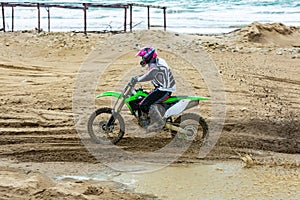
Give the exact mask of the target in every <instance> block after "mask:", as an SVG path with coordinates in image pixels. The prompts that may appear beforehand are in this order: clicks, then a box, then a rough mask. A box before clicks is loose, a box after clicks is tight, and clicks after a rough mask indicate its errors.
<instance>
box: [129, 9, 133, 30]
mask: <svg viewBox="0 0 300 200" xmlns="http://www.w3.org/2000/svg"><path fill="white" fill-rule="evenodd" d="M129 7H130V32H132V4H129Z"/></svg>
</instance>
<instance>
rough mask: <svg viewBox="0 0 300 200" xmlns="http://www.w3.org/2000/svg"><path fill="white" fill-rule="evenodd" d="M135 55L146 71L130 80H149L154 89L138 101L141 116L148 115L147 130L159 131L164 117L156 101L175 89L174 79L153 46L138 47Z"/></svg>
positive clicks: (159, 100)
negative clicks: (148, 123) (140, 59)
mask: <svg viewBox="0 0 300 200" xmlns="http://www.w3.org/2000/svg"><path fill="white" fill-rule="evenodd" d="M136 56H140V57H141V58H142V61H141V62H140V65H141V66H142V67H145V66H147V70H148V71H147V73H145V74H144V75H141V76H139V77H133V78H132V79H131V81H132V82H134V83H136V82H145V81H151V82H152V84H153V86H154V89H153V90H152V91H151V93H150V94H149V95H148V96H147V97H146V98H145V99H144V100H143V101H142V102H141V103H140V108H141V111H142V113H143V114H142V116H147V114H149V116H150V122H151V123H150V125H149V126H148V127H147V132H153V131H159V130H160V129H162V128H163V127H164V125H165V119H164V118H163V117H162V116H161V114H160V112H159V110H158V107H157V105H156V104H157V103H159V102H162V101H163V100H164V99H166V98H168V97H169V96H170V95H171V93H172V92H175V91H176V83H175V79H174V77H173V75H172V72H171V70H170V68H169V66H168V64H167V63H166V61H165V60H164V59H162V58H159V57H158V55H157V52H156V50H155V48H153V47H152V46H147V47H144V48H142V49H140V50H139V51H138V52H137V54H136Z"/></svg>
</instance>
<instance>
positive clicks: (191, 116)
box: [88, 81, 210, 144]
mask: <svg viewBox="0 0 300 200" xmlns="http://www.w3.org/2000/svg"><path fill="white" fill-rule="evenodd" d="M135 85H136V83H135V82H133V81H130V82H128V84H127V85H126V86H125V88H124V89H123V91H122V92H121V93H120V92H112V91H108V92H103V93H101V94H99V95H98V96H97V98H101V97H107V96H110V97H115V98H117V101H116V103H115V104H114V107H113V108H108V107H102V108H98V109H97V110H95V111H94V112H93V113H92V114H91V116H90V117H89V120H88V133H89V135H90V137H91V138H92V140H93V141H94V142H96V143H103V144H107V143H108V144H116V143H118V142H119V141H120V140H121V139H122V138H123V136H124V134H125V122H124V118H123V117H122V115H121V110H122V108H123V107H124V105H126V106H127V107H128V108H129V111H130V114H131V115H133V116H134V117H135V118H136V119H137V125H138V126H140V127H142V128H145V129H146V127H147V126H148V125H149V124H150V117H149V116H148V117H147V118H146V119H145V117H142V112H141V110H140V107H139V103H140V102H141V101H142V100H143V99H144V98H145V97H147V96H148V95H149V93H148V92H146V91H145V90H144V89H142V88H139V89H135V88H134V87H135ZM200 100H210V98H207V97H201V96H170V97H169V98H168V99H166V100H164V101H163V102H161V103H159V104H157V106H158V108H159V112H160V113H161V116H164V118H165V119H166V123H165V126H164V130H167V131H171V135H172V137H176V136H178V138H180V139H185V140H189V141H191V140H196V141H197V142H199V141H203V140H204V139H205V138H206V137H207V136H208V126H207V123H206V121H205V120H204V118H203V117H201V116H200V115H199V114H196V113H183V111H185V110H187V109H190V108H192V107H195V106H197V105H198V104H199V101H200Z"/></svg>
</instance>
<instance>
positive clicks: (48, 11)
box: [46, 7, 50, 32]
mask: <svg viewBox="0 0 300 200" xmlns="http://www.w3.org/2000/svg"><path fill="white" fill-rule="evenodd" d="M46 10H47V13H48V32H50V7H48V8H46Z"/></svg>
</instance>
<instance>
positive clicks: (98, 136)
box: [87, 108, 125, 144]
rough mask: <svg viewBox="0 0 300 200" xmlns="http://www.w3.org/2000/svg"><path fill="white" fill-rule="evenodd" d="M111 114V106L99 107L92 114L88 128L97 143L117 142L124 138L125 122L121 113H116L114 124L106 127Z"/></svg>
mask: <svg viewBox="0 0 300 200" xmlns="http://www.w3.org/2000/svg"><path fill="white" fill-rule="evenodd" d="M111 115H112V109H111V108H99V109H97V110H96V111H94V112H93V113H92V114H91V116H90V118H89V120H88V127H87V128H88V133H89V135H90V137H91V138H92V140H93V141H94V142H95V143H98V144H117V143H118V142H119V141H120V140H121V139H122V138H123V136H124V133H125V132H124V131H125V123H124V119H123V117H122V116H121V115H120V114H118V113H115V114H114V119H115V120H114V123H113V125H112V126H111V127H106V123H107V122H108V120H109V119H110V117H111Z"/></svg>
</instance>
